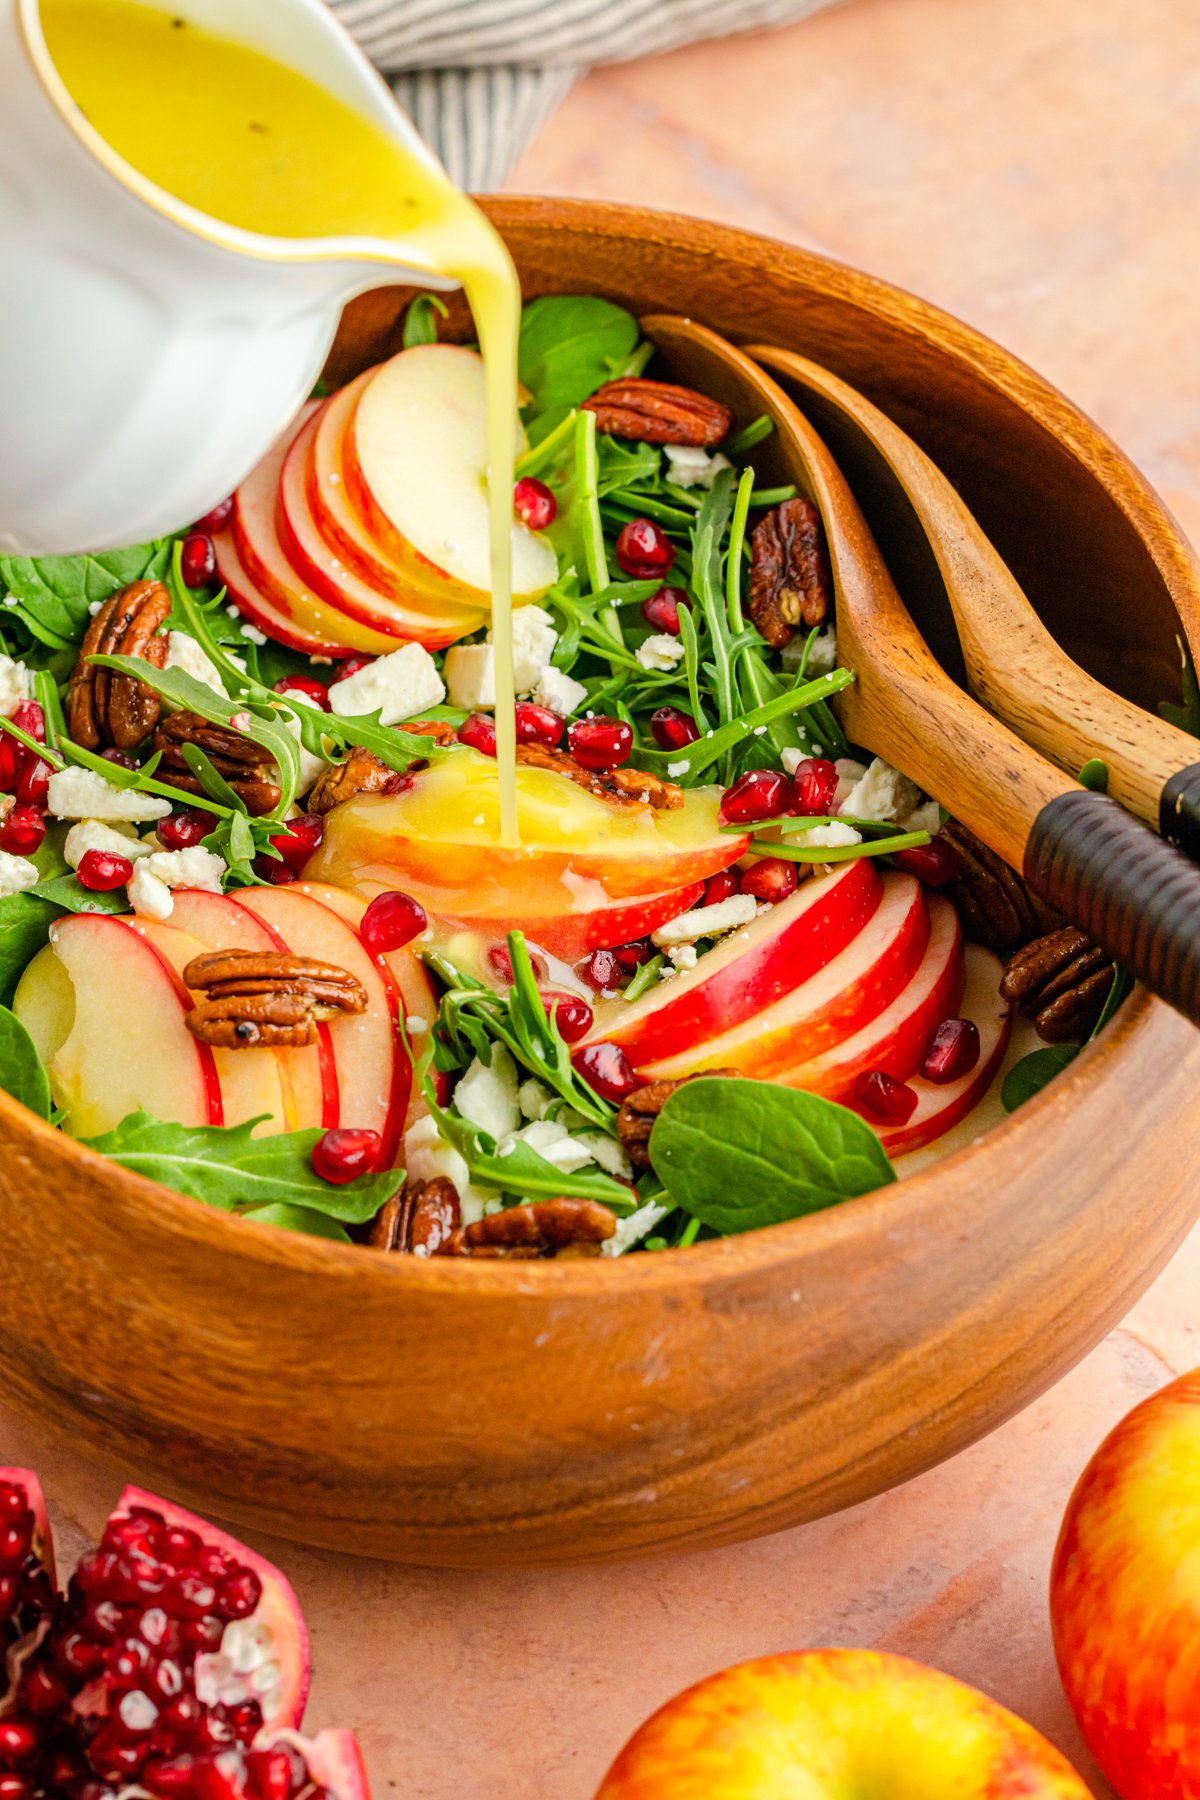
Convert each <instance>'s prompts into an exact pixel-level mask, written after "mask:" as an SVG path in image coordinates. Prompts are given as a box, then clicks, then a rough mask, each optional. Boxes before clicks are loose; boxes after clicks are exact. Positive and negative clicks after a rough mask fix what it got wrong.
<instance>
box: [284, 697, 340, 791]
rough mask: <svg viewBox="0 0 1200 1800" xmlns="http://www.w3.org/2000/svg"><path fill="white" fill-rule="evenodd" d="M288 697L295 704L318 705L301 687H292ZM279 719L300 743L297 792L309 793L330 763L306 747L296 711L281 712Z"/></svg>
mask: <svg viewBox="0 0 1200 1800" xmlns="http://www.w3.org/2000/svg"><path fill="white" fill-rule="evenodd" d="M287 698H288V700H289V701H291V703H292V704H293V705H298V706H311V707H314V708H316V706H317V703H316V701H315V700H314V699H313V698H312V696H311V695H310V694H305V693H302V692H301V691H300V690H299V689H290V690H289V692H288V695H287ZM318 710H319V709H318ZM279 720H280V723H281V724H282V726H283V728H284V730H285V731H288V732H290V733H291V735H292V737H294V738H295V740H296V742H297V743H298V744H299V745H300V775H299V778H298V780H297V782H296V792H297V793H298V794H307V792H308V790H309V788H310V787H311V786H312V785H313V783H314V781H316V779H317V777H318V776H319V775H323V774H324V773H325V770H326V769H327V768H328V767H329V764H328V762H327V761H326V759H325V758H324V757H323V756H314V755H313V753H312V751H311V750H306V749H305V748H304V745H303V744H302V743H301V742H300V721H299V719H298V718H297V717H296V715H295V713H294V712H280V714H279Z"/></svg>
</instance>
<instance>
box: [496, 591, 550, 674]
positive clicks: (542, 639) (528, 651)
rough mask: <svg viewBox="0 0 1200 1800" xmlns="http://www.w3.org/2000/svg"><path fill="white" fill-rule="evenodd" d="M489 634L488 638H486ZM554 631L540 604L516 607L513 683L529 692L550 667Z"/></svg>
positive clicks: (513, 619)
mask: <svg viewBox="0 0 1200 1800" xmlns="http://www.w3.org/2000/svg"><path fill="white" fill-rule="evenodd" d="M490 635H491V634H490V633H489V639H490ZM557 642H558V632H557V631H556V630H555V629H554V617H553V615H552V614H551V613H548V612H547V611H546V609H545V607H544V606H518V607H517V608H516V610H515V611H514V613H513V616H512V651H513V686H514V688H515V689H516V691H517V693H518V694H530V693H532V692H533V690H534V688H535V687H536V686H537V684H538V682H539V681H540V680H541V675H542V670H543V669H548V668H549V666H550V658H551V657H552V656H553V655H554V646H555V644H557Z"/></svg>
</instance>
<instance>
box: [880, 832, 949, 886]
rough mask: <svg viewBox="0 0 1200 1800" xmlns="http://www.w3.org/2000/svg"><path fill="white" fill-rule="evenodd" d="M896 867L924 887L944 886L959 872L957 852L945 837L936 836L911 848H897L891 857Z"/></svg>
mask: <svg viewBox="0 0 1200 1800" xmlns="http://www.w3.org/2000/svg"><path fill="white" fill-rule="evenodd" d="M891 860H892V862H893V863H894V864H895V866H896V868H898V869H903V871H904V873H905V874H906V875H915V876H916V878H917V880H918V881H923V882H924V883H925V886H926V887H945V885H946V883H947V882H948V881H953V880H954V879H955V877H956V876H957V875H958V873H959V861H958V852H957V850H956V849H955V848H954V845H953V844H951V843H950V842H949V841H948V840H947V839H946V838H940V837H936V838H934V839H933V840H932V842H930V843H928V844H918V845H917V846H916V847H915V849H912V850H897V852H896V854H895V855H894V856H893V857H892V859H891Z"/></svg>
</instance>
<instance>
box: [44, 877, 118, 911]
mask: <svg viewBox="0 0 1200 1800" xmlns="http://www.w3.org/2000/svg"><path fill="white" fill-rule="evenodd" d="M27 891H28V892H29V893H30V894H34V895H36V896H37V898H38V899H39V900H48V901H49V902H50V904H51V905H52V906H56V907H60V908H61V909H62V911H63V912H72V913H126V912H128V911H129V900H128V897H127V895H126V893H125V890H124V888H115V889H114V890H113V891H112V892H111V893H108V894H105V893H101V892H99V891H97V892H94V893H93V892H92V890H91V889H90V888H85V887H84V886H82V884H81V883H80V882H78V881H77V880H76V879H75V877H74V875H52V876H50V877H49V879H48V880H46V881H39V882H38V884H37V886H36V887H35V888H29V889H28V890H27Z"/></svg>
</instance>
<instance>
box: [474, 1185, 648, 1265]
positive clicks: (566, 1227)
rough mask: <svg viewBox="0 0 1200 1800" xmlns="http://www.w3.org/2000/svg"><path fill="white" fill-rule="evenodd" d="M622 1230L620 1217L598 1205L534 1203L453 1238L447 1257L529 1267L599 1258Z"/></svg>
mask: <svg viewBox="0 0 1200 1800" xmlns="http://www.w3.org/2000/svg"><path fill="white" fill-rule="evenodd" d="M616 1229H617V1221H616V1217H615V1215H614V1214H613V1213H611V1212H610V1211H609V1210H608V1208H607V1206H601V1205H600V1203H599V1201H597V1200H566V1199H562V1200H535V1201H533V1202H532V1203H531V1204H529V1205H527V1206H510V1207H508V1208H507V1209H506V1210H505V1211H504V1212H497V1213H488V1214H487V1216H486V1217H485V1218H482V1219H477V1220H476V1221H475V1223H474V1224H473V1225H466V1226H460V1227H459V1228H458V1230H457V1231H455V1232H453V1233H452V1234H451V1236H450V1238H449V1240H448V1242H447V1243H446V1245H445V1247H444V1249H442V1250H441V1251H439V1255H442V1256H502V1257H511V1258H513V1259H514V1260H521V1261H529V1260H531V1259H532V1258H534V1257H541V1256H564V1255H565V1256H598V1255H599V1253H600V1246H601V1244H602V1243H604V1241H605V1239H606V1238H610V1237H611V1236H612V1235H613V1232H614V1231H615V1230H616Z"/></svg>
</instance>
